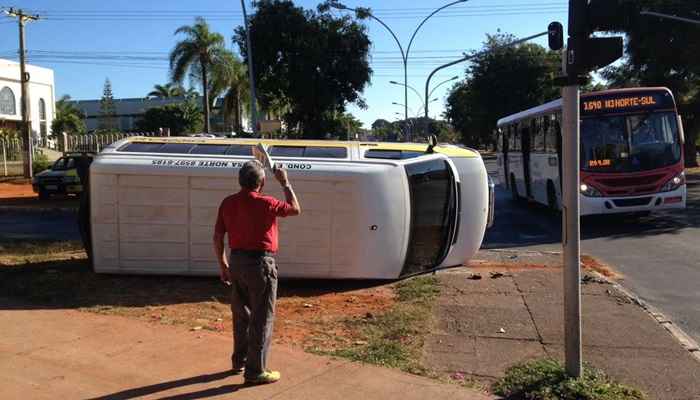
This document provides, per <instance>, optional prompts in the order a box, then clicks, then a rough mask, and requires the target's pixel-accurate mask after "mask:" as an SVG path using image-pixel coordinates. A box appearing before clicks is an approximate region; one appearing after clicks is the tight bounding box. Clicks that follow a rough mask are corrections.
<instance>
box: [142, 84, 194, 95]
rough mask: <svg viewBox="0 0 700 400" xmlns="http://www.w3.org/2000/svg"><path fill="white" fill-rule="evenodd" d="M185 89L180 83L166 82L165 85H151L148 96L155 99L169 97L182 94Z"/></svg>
mask: <svg viewBox="0 0 700 400" xmlns="http://www.w3.org/2000/svg"><path fill="white" fill-rule="evenodd" d="M184 94H185V91H184V89H183V88H182V86H180V85H173V84H172V83H166V84H165V85H153V90H151V91H150V92H149V93H148V97H153V98H157V99H168V98H171V97H180V96H184Z"/></svg>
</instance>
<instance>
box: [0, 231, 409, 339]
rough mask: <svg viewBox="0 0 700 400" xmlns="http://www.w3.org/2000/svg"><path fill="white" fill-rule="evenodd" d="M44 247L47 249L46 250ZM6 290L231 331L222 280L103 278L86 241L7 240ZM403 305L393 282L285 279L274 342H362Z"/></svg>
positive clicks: (52, 302)
mask: <svg viewBox="0 0 700 400" xmlns="http://www.w3.org/2000/svg"><path fill="white" fill-rule="evenodd" d="M40 249H41V250H40ZM0 292H2V293H6V294H9V295H10V296H11V297H12V298H15V299H20V300H21V301H23V302H24V301H26V302H27V303H28V304H29V305H31V306H33V307H36V306H38V307H47V308H56V307H59V308H74V309H79V310H81V311H85V312H94V313H99V314H109V315H121V316H126V317H130V318H136V319H140V320H146V321H149V322H150V323H154V324H168V325H181V326H185V327H187V328H188V329H191V330H195V331H196V330H208V331H214V332H220V333H222V334H229V335H230V334H231V331H232V322H231V312H230V309H229V297H228V296H229V293H228V289H227V287H226V286H225V285H223V284H222V283H221V282H219V280H218V279H217V278H213V277H212V278H200V277H164V276H125V275H98V274H95V273H93V272H92V271H91V270H90V269H89V267H88V265H87V260H86V257H85V253H84V252H83V251H82V250H81V249H80V244H79V243H73V244H66V243H55V244H42V245H40V247H39V246H34V247H32V246H28V245H23V247H21V248H17V247H16V245H15V246H13V245H9V246H8V245H6V246H5V247H3V248H2V249H0ZM394 303H395V292H394V290H393V288H392V286H391V285H389V284H382V283H381V282H372V281H357V282H355V281H322V280H315V281H309V280H304V281H295V280H289V281H282V282H280V285H279V290H278V302H277V316H276V323H275V334H274V340H275V343H278V344H287V345H292V346H299V347H302V348H309V347H313V348H314V349H317V350H319V351H329V352H330V351H333V350H336V349H337V348H340V347H347V346H348V345H352V343H353V342H354V341H355V340H356V339H357V337H358V335H359V330H358V329H356V327H357V326H358V325H360V326H361V324H351V323H348V322H349V321H360V322H362V321H364V320H368V319H372V318H374V316H376V315H380V314H382V313H384V312H385V311H386V310H388V309H390V308H391V307H392V306H393V305H394Z"/></svg>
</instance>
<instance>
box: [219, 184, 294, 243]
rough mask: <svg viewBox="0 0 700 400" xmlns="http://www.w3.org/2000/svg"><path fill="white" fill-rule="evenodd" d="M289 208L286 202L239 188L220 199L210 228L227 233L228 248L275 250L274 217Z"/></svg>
mask: <svg viewBox="0 0 700 400" xmlns="http://www.w3.org/2000/svg"><path fill="white" fill-rule="evenodd" d="M293 209H294V208H293V207H292V205H291V204H289V203H287V202H284V201H279V200H277V199H275V198H274V197H270V196H265V195H262V194H260V193H259V192H255V191H252V190H248V189H241V191H240V192H238V193H236V194H234V195H231V196H228V197H227V198H225V199H224V201H222V202H221V205H220V206H219V215H218V217H217V219H216V227H215V228H214V229H215V232H216V233H218V234H224V233H228V244H229V247H230V248H231V249H234V250H263V251H271V252H276V251H277V247H278V244H277V237H278V232H277V217H286V216H288V215H289V214H290V213H291V212H292V210H293Z"/></svg>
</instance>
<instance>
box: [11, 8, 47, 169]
mask: <svg viewBox="0 0 700 400" xmlns="http://www.w3.org/2000/svg"><path fill="white" fill-rule="evenodd" d="M6 14H7V15H8V16H10V17H14V18H17V21H18V22H19V75H20V85H21V92H22V99H21V101H20V106H21V111H22V139H23V140H22V141H23V147H24V148H23V150H24V153H25V154H24V163H23V164H24V171H23V172H24V177H25V178H32V177H33V175H34V171H33V170H32V164H33V162H32V159H33V157H34V143H32V127H31V123H30V122H29V78H30V77H29V73H28V72H27V66H26V56H27V51H26V50H25V48H24V24H25V23H26V22H27V21H36V20H38V19H39V16H37V15H28V14H25V13H24V12H22V10H15V9H14V8H10V9H9V10H8V11H6Z"/></svg>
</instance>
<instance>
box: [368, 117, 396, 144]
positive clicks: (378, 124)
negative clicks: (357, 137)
mask: <svg viewBox="0 0 700 400" xmlns="http://www.w3.org/2000/svg"><path fill="white" fill-rule="evenodd" d="M399 130H400V129H399V127H398V126H395V125H394V123H392V122H389V121H387V120H385V119H382V118H380V119H377V120H375V121H374V122H372V137H373V138H374V139H375V140H378V141H395V140H398V137H399V135H398V134H397V132H398V131H399Z"/></svg>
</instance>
